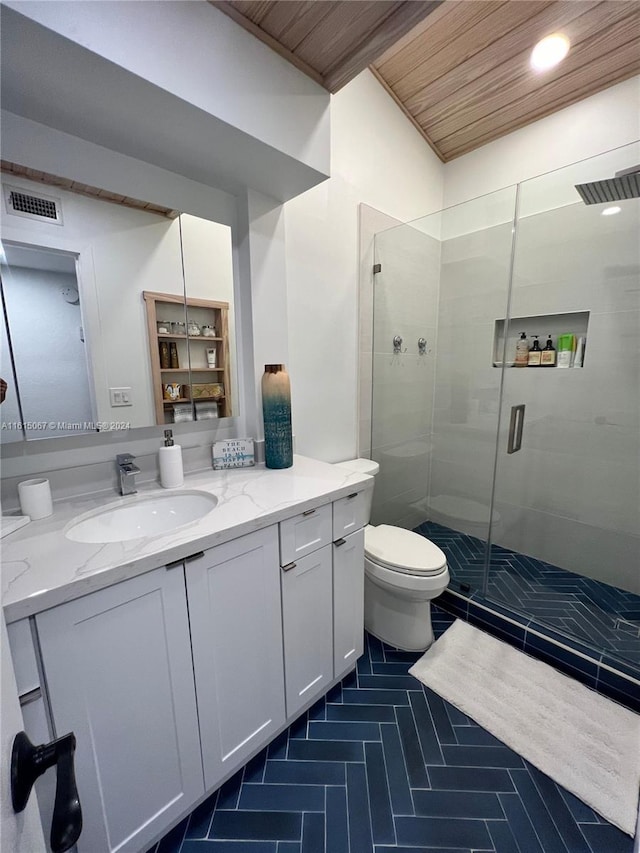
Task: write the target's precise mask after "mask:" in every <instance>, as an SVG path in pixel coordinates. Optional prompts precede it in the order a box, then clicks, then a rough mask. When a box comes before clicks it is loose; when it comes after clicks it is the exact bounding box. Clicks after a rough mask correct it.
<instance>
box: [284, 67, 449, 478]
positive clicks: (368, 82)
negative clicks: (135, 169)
mask: <svg viewBox="0 0 640 853" xmlns="http://www.w3.org/2000/svg"><path fill="white" fill-rule="evenodd" d="M331 120H332V130H331V178H330V180H328V181H327V182H325V183H324V184H322V185H321V186H319V187H316V188H314V189H312V190H309V191H308V192H306V193H304V194H303V195H301V196H299V197H298V198H296V199H293V200H291V201H289V202H287V203H286V205H285V227H286V264H287V291H288V292H287V300H288V314H289V319H288V322H289V365H288V366H289V368H290V372H291V380H292V398H293V399H292V408H293V421H294V432H295V434H296V448H297V450H298V452H300V453H305V454H307V455H309V456H315V457H316V458H319V459H324V460H327V461H338V460H341V459H347V458H350V457H353V456H355V454H356V452H357V444H358V439H357V434H358V370H357V364H358V287H359V268H358V205H359V204H360V203H364V204H367V205H370V206H371V207H374V208H376V209H377V210H380V211H382V212H384V213H385V214H387V215H388V216H391V217H394V218H396V219H399V220H401V221H406V220H408V219H414V218H416V217H418V216H420V215H422V214H424V213H426V212H428V211H430V210H437V209H439V208H440V207H441V204H442V181H443V175H442V164H441V163H440V161H439V160H438V159H437V157H436V156H435V154H433V152H432V151H431V149H430V148H429V147H428V146H427V144H426V143H425V141H424V140H423V139H422V137H421V136H420V135H419V134H418V132H417V131H416V130H415V128H413V126H412V125H411V124H410V123H409V122H408V121H407V119H406V118H405V116H404V115H403V114H402V113H401V112H400V110H399V109H398V107H397V106H396V104H395V103H394V102H393V101H392V100H391V98H390V97H389V96H388V95H387V93H386V92H385V91H384V90H383V89H382V87H381V86H380V85H379V84H378V82H377V81H376V80H375V78H374V77H373V76H372V75H371V74H370V73H369V72H368V71H365V72H363V73H362V74H360V75H359V76H358V77H357V78H356V79H355V80H353V81H352V82H351V83H349V84H348V85H347V86H345V88H344V89H342V90H341V91H340V92H338V94H337V95H334V96H333V98H332V101H331ZM371 286H373V275H372V276H371Z"/></svg>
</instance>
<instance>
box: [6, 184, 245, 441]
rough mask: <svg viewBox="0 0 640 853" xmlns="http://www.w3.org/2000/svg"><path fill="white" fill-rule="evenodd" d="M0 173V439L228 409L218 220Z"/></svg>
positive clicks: (230, 311) (226, 295) (230, 313)
mask: <svg viewBox="0 0 640 853" xmlns="http://www.w3.org/2000/svg"><path fill="white" fill-rule="evenodd" d="M2 183H3V195H4V197H5V211H6V212H5V214H4V216H3V223H2V225H3V227H2V244H3V250H4V252H3V256H2V258H0V275H1V277H2V301H3V314H4V317H3V329H2V336H1V341H0V343H1V348H2V351H1V356H2V362H1V365H2V366H1V368H0V370H1V375H2V378H3V379H4V380H5V381H6V382H7V386H8V387H7V391H6V399H5V401H4V402H3V403H2V430H1V432H0V440H1V441H2V443H8V442H12V441H18V440H23V439H24V438H26V439H27V440H32V439H41V438H51V437H57V436H65V435H66V436H68V435H76V434H86V433H95V432H105V431H114V430H116V431H118V430H126V429H130V428H137V427H149V426H154V425H165V424H171V423H181V422H184V421H195V420H208V421H209V422H210V419H211V418H215V417H229V416H232V415H237V414H238V406H237V399H238V395H237V375H236V374H237V370H236V357H235V352H236V351H235V322H234V300H233V267H232V246H231V229H230V228H229V227H228V226H226V225H221V224H218V223H215V222H211V221H209V220H205V219H200V218H198V217H195V216H191V215H189V214H181V215H180V216H179V217H175V218H168V217H167V216H164V215H160V214H159V213H158V212H154V211H153V210H146V209H139V208H134V207H128V206H123V205H119V204H113V203H109V202H106V201H102V200H99V199H97V198H93V197H86V196H84V195H78V194H76V193H71V192H66V191H64V190H61V189H58V188H57V187H55V188H53V187H43V186H42V184H38V183H34V182H31V181H28V180H26V179H23V178H18V177H16V176H14V175H3V176H2ZM11 192H17V193H18V194H20V195H21V196H23V197H31V196H33V197H42V196H48V197H50V198H54V197H55V203H56V205H58V210H59V216H58V220H56V221H51V220H49V221H47V220H46V219H44V220H43V217H42V216H33V215H31V214H29V213H25V212H22V213H19V212H17V211H13V210H12V208H11V207H10V204H9V203H8V202H7V198H8V196H9V194H10V193H11ZM22 200H24V198H23V199H22ZM60 224H62V227H60ZM167 353H168V355H169V362H168V363H167V362H166V360H165V357H166V355H167ZM12 368H13V371H12Z"/></svg>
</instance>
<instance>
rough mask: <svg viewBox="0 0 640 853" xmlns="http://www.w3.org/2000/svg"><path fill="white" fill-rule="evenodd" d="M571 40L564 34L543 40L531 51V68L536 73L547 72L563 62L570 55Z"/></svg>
mask: <svg viewBox="0 0 640 853" xmlns="http://www.w3.org/2000/svg"><path fill="white" fill-rule="evenodd" d="M569 45H570V42H569V39H568V38H567V37H566V36H563V35H562V33H553V35H550V36H547V37H546V38H543V39H542V40H541V41H539V42H538V44H537V45H536V46H535V47H534V48H533V50H532V51H531V60H530V62H531V67H532V68H533V69H534V70H535V71H547V70H548V69H549V68H553V66H554V65H557V64H558V63H559V62H561V61H562V60H563V59H564V58H565V56H566V55H567V54H568V53H569Z"/></svg>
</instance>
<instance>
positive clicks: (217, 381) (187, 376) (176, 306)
mask: <svg viewBox="0 0 640 853" xmlns="http://www.w3.org/2000/svg"><path fill="white" fill-rule="evenodd" d="M142 295H143V297H144V302H145V308H146V312H147V331H148V337H149V360H150V363H151V377H152V382H153V398H154V403H155V413H156V424H158V425H160V426H163V425H164V424H170V423H173V422H174V419H173V407H174V405H175V404H176V403H179V404H182V405H184V403H187V402H189V403H191V405H192V407H193V403H194V400H204V399H207V400H216V401H217V403H218V414H219V417H221V418H228V417H231V414H232V400H231V370H230V363H229V303H228V302H215V301H212V300H208V299H189V298H187V299H185V297H184V296H182V295H177V294H175V295H174V294H171V293H155V292H153V291H150V290H145V291H143V294H142ZM159 320H160V321H167V322H169V323H173V322H182V323H185V324H187V323H188V322H193V323H195V324H196V325H197V326H198V328H200V329H202V327H203V326H204V325H209V326H213V327H214V329H215V332H216V334H215V336H214V337H212V336H210V335H203V334H200V335H193V334H175V335H174V334H165V333H161V334H159V333H158V325H157V324H158V321H159ZM187 328H188V325H187ZM163 343H166V344H167V345H169V346H170V345H171V344H172V343H173V344H175V348H176V350H177V354H178V367H162V366H161V363H160V347H161V344H163ZM213 348H215V349H216V350H217V354H216V366H215V367H209V366H208V364H207V350H208V349H213ZM168 383H176V384H180V385H181V386H182V388H181V393H180V397H179V398H178V399H174V400H167V399H165V397H164V393H163V385H165V384H168ZM204 385H222V389H223V393H222V395H220V396H219V397H218V396H217V393H216V394H215V395H214V396H208V397H204V396H200V395H199V394H197V393H196V394H195V395H194V393H192V390H193V386H204ZM198 390H199V389H198ZM217 390H218V389H216V391H217ZM193 416H194V419H195V418H196V411H195V409H194V414H193Z"/></svg>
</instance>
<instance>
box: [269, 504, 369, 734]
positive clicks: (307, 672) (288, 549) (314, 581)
mask: <svg viewBox="0 0 640 853" xmlns="http://www.w3.org/2000/svg"><path fill="white" fill-rule="evenodd" d="M361 514H362V513H361V505H360V496H359V495H355V494H354V495H353V499H349V498H345V499H344V500H341V501H335V502H334V503H333V505H331V504H327V505H326V506H324V507H320V508H319V509H318V511H317V513H316V512H313V513H301V514H300V515H298V516H295V517H294V518H291V519H287V521H284V522H281V523H280V562H281V564H282V575H281V587H282V624H283V632H284V668H285V685H286V697H287V716H288V717H293V716H295V715H296V714H297V713H298V712H299V711H300V710H301V709H302V708H303V707H305V705H308V704H309V701H310V700H312V699H313V698H315V697H318V696H320V695H321V694H322V693H323V692H324V690H325V689H326V688H327V687H328V686H329V685H330V684H331V683H332V682H333V681H334V680H335V679H337V678H339V677H341V676H343V675H344V674H345V673H346V672H347V671H348V670H350V669H352V668H353V666H355V663H356V660H357V659H358V657H360V655H361V654H362V652H363V651H364V529H363V527H362V524H363V522H362V521H360V522H359V521H358V519H359V518H360V516H361ZM332 518H333V523H332ZM354 529H355V532H353V533H349V535H346V536H345V535H344V534H345V532H346V531H348V530H354ZM332 539H333V541H332ZM309 551H310V553H309ZM300 553H302V554H304V556H302V557H299V556H297V555H299V554H300Z"/></svg>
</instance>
